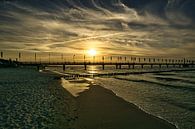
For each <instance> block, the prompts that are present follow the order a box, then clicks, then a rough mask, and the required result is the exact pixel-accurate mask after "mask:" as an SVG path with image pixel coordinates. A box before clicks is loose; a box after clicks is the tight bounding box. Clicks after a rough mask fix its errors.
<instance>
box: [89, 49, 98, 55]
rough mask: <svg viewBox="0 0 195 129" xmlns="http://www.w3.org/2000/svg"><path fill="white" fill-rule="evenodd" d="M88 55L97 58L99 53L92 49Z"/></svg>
mask: <svg viewBox="0 0 195 129" xmlns="http://www.w3.org/2000/svg"><path fill="white" fill-rule="evenodd" d="M87 53H88V54H89V55H90V56H95V55H96V54H97V51H96V50H94V49H90V50H88V52H87Z"/></svg>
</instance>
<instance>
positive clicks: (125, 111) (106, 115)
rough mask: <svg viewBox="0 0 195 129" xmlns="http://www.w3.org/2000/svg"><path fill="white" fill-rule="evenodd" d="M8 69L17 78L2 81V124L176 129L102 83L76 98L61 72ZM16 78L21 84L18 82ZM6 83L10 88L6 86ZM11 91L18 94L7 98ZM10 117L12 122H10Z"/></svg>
mask: <svg viewBox="0 0 195 129" xmlns="http://www.w3.org/2000/svg"><path fill="white" fill-rule="evenodd" d="M13 70H14V74H13ZM4 72H6V75H5V76H7V77H9V78H10V77H11V78H13V79H15V78H16V79H15V80H11V83H10V84H9V83H7V81H8V80H7V79H6V77H4V78H1V80H0V81H1V83H2V84H3V85H2V88H4V89H2V91H1V92H2V94H1V95H0V97H1V99H2V100H3V101H2V104H4V103H5V104H6V105H3V107H0V108H2V110H1V111H0V114H1V116H2V115H3V116H2V117H3V118H4V119H5V120H4V122H3V121H2V122H3V123H0V124H2V127H13V128H23V127H29V128H30V127H40V128H41V127H47V128H62V129H66V128H72V129H83V128H85V129H98V128H102V129H126V128H133V129H156V128H158V129H176V127H175V126H174V125H172V124H170V123H169V122H167V121H165V120H163V119H160V118H158V117H156V116H153V115H151V114H148V113H146V112H144V111H143V110H141V109H140V108H139V107H138V106H136V105H135V104H133V103H130V102H127V101H125V100H124V99H123V98H121V97H119V96H117V95H116V94H115V93H114V92H113V91H111V90H109V89H106V88H103V87H102V86H98V85H95V84H90V87H89V89H88V90H85V91H83V92H81V93H79V96H78V97H74V96H73V95H72V94H71V93H70V92H68V91H67V90H66V89H65V88H63V87H62V85H61V80H60V78H61V75H59V74H56V73H52V72H50V71H49V72H48V71H43V72H37V71H36V70H29V69H17V68H16V69H15V68H14V69H10V70H8V69H6V70H4ZM16 75H17V77H16ZM37 79H38V80H37ZM45 79H46V80H45ZM15 81H16V82H18V83H16V84H15ZM37 81H38V82H37ZM3 82H6V83H5V84H4V83H3ZM6 86H10V88H9V89H6ZM11 87H13V88H11ZM15 88H16V89H15ZM7 93H12V94H9V96H14V97H11V98H12V99H13V100H11V101H9V99H7V98H6V97H7ZM24 95H25V96H27V97H25V96H24ZM20 97H21V98H22V99H21V98H20ZM12 102H14V103H12ZM34 103H36V105H34ZM13 105H15V106H16V107H15V108H13V109H14V110H13V109H12V108H10V109H9V108H8V109H9V110H7V108H5V107H10V106H13ZM4 106H5V107H4ZM18 106H19V107H18ZM27 109H28V110H27ZM7 112H9V113H7ZM20 114H22V115H23V117H20ZM7 115H8V116H7ZM13 115H14V117H13ZM10 117H11V119H12V121H8V123H7V122H6V121H7V119H8V118H10ZM12 122H13V123H12Z"/></svg>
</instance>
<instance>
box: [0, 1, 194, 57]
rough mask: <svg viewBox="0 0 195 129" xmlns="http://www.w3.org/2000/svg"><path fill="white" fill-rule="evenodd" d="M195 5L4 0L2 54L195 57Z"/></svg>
mask: <svg viewBox="0 0 195 129" xmlns="http://www.w3.org/2000/svg"><path fill="white" fill-rule="evenodd" d="M192 3H193V1H192V0H189V1H188V2H185V1H183V0H179V1H177V2H176V1H175V0H164V1H162V0H149V1H145V0H121V1H120V0H110V1H105V0H85V1H83V0H44V1H42V0H36V2H35V1H34V0H29V1H28V2H27V1H25V0H20V1H17V0H12V1H11V0H5V1H4V2H2V1H1V2H0V45H1V49H2V50H23V51H40V52H56V51H57V52H62V53H67V54H70V53H73V52H74V53H78V54H80V53H83V50H85V49H90V48H89V47H94V48H96V49H98V50H99V51H101V54H123V55H161V56H163V55H170V56H171V55H177V54H178V55H180V54H182V53H183V55H184V56H193V54H194V48H195V47H194V46H195V45H194V44H195V43H194V42H195V32H194V29H193V28H194V15H193V14H191V13H189V12H190V11H189V10H190V9H191V10H192V9H193V6H192V5H191V4H192ZM188 7H189V8H188ZM186 46H190V47H186ZM165 51H166V52H165Z"/></svg>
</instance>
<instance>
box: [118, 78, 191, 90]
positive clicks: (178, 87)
mask: <svg viewBox="0 0 195 129" xmlns="http://www.w3.org/2000/svg"><path fill="white" fill-rule="evenodd" d="M115 79H119V80H125V81H131V82H141V83H147V84H153V85H157V86H164V87H168V88H173V89H180V90H188V91H195V87H189V86H181V85H180V86H176V85H170V84H165V83H161V82H155V81H150V80H144V79H129V78H120V77H115Z"/></svg>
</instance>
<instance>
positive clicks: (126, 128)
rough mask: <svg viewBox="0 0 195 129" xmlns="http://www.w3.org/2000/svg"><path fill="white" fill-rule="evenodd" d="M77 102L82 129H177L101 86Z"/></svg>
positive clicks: (78, 121)
mask: <svg viewBox="0 0 195 129" xmlns="http://www.w3.org/2000/svg"><path fill="white" fill-rule="evenodd" d="M77 102H78V106H79V108H78V118H79V119H78V120H77V121H76V124H77V125H76V126H77V128H78V129H175V126H173V125H171V124H169V123H168V122H166V121H164V120H161V119H159V118H157V117H154V116H152V115H149V114H147V113H145V112H143V111H142V110H140V109H139V108H138V107H137V106H135V105H133V104H131V103H128V102H126V101H125V100H123V99H122V98H119V97H117V96H116V95H115V94H114V93H113V92H112V91H110V90H107V89H105V88H103V87H101V86H97V85H93V86H91V87H90V89H89V90H87V91H85V92H83V93H81V94H80V96H79V97H78V98H77Z"/></svg>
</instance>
